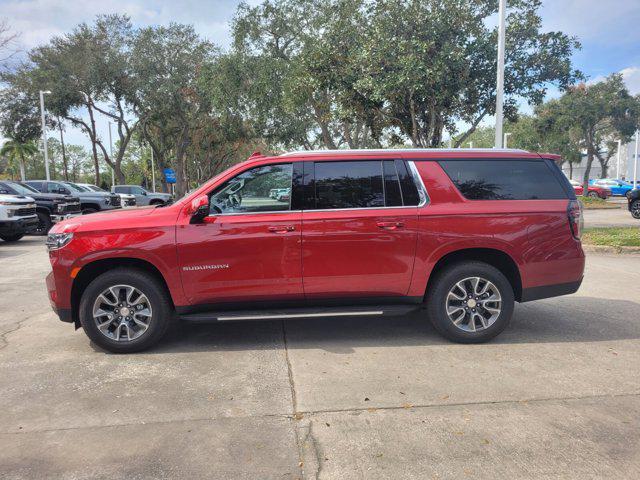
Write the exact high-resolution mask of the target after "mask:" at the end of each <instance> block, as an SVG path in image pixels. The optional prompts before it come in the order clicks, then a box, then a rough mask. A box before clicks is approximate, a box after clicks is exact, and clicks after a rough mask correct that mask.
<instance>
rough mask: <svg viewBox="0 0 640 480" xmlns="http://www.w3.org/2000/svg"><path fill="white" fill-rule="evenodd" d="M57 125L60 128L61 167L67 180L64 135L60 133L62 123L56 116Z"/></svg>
mask: <svg viewBox="0 0 640 480" xmlns="http://www.w3.org/2000/svg"><path fill="white" fill-rule="evenodd" d="M58 127H59V129H60V147H61V149H62V167H63V168H64V179H65V180H66V181H67V182H68V181H69V165H68V163H67V150H66V148H65V146H64V135H63V134H62V123H61V122H60V118H58Z"/></svg>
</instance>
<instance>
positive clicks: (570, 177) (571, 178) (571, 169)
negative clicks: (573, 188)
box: [569, 162, 573, 180]
mask: <svg viewBox="0 0 640 480" xmlns="http://www.w3.org/2000/svg"><path fill="white" fill-rule="evenodd" d="M569 180H573V162H569Z"/></svg>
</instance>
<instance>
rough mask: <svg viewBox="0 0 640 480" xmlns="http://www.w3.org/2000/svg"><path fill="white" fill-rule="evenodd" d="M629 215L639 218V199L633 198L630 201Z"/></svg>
mask: <svg viewBox="0 0 640 480" xmlns="http://www.w3.org/2000/svg"><path fill="white" fill-rule="evenodd" d="M631 216H632V217H633V218H637V219H640V200H634V201H633V202H632V203H631Z"/></svg>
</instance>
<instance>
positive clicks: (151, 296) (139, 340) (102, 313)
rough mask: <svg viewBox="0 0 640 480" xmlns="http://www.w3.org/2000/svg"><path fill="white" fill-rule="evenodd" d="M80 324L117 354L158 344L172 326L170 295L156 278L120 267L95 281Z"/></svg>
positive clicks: (85, 299) (86, 294)
mask: <svg viewBox="0 0 640 480" xmlns="http://www.w3.org/2000/svg"><path fill="white" fill-rule="evenodd" d="M79 313H80V323H81V324H82V328H83V329H84V331H85V333H86V334H87V336H88V337H89V338H90V339H91V340H93V342H95V343H96V344H98V345H99V346H100V347H102V348H104V349H105V350H108V351H110V352H114V353H132V352H138V351H141V350H144V349H147V348H149V347H151V346H153V345H155V344H156V343H157V342H158V341H160V339H161V338H162V337H163V336H164V334H165V333H166V331H167V329H168V328H169V325H170V323H171V319H172V315H173V309H172V306H171V304H170V302H169V301H168V293H167V291H166V289H165V288H164V286H163V285H161V284H160V283H159V282H158V280H156V278H155V277H153V276H152V275H149V274H148V273H146V272H143V271H141V270H135V269H124V268H119V269H115V270H111V271H108V272H106V273H103V274H102V275H100V276H99V277H98V278H96V279H95V280H93V281H92V282H91V283H90V284H89V286H88V287H87V288H86V290H85V291H84V293H83V294H82V299H81V300H80V311H79Z"/></svg>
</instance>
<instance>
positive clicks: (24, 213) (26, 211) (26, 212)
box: [13, 207, 36, 217]
mask: <svg viewBox="0 0 640 480" xmlns="http://www.w3.org/2000/svg"><path fill="white" fill-rule="evenodd" d="M35 214H36V207H23V208H18V209H17V210H15V211H14V213H13V216H14V217H28V216H31V215H35Z"/></svg>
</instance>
